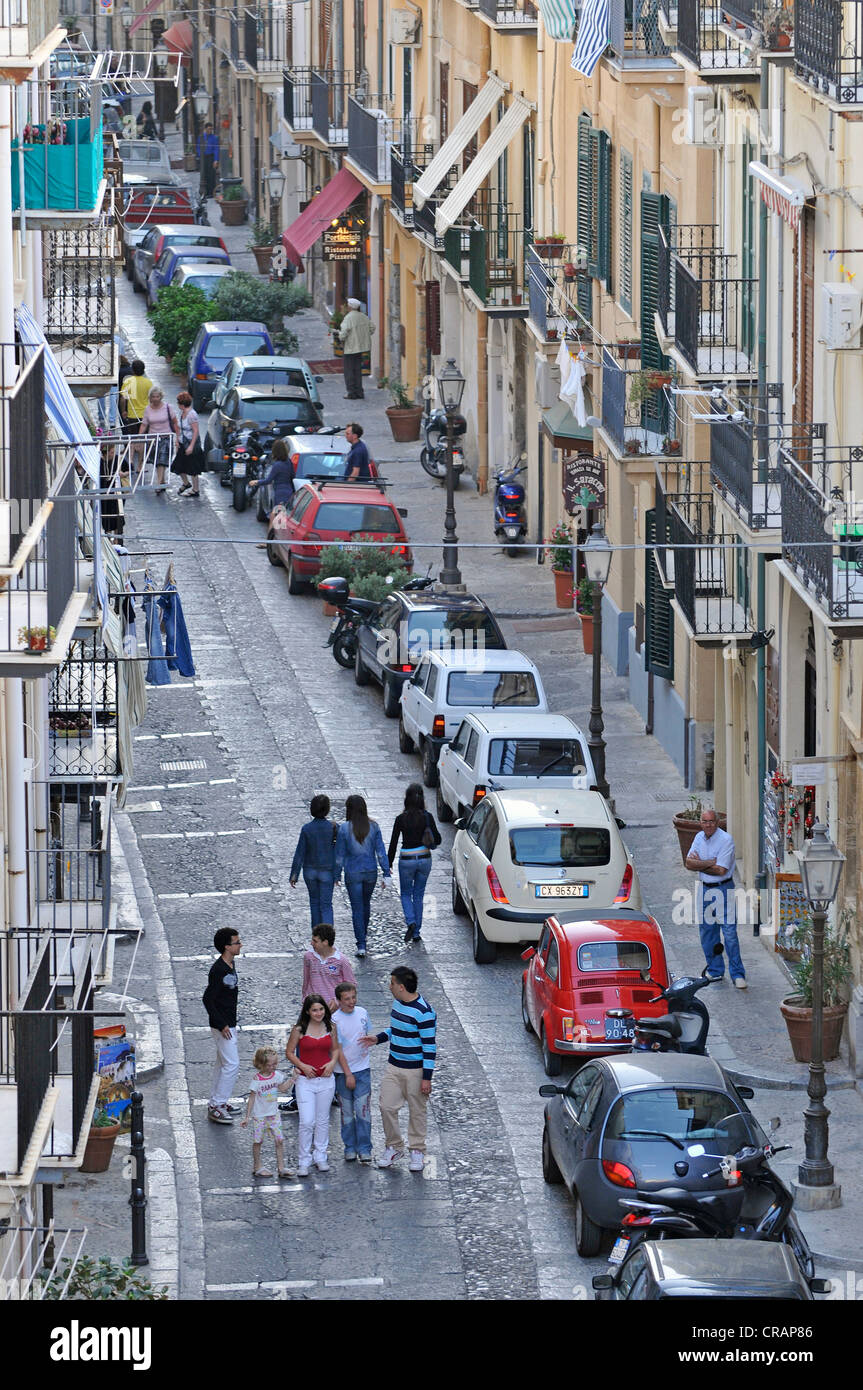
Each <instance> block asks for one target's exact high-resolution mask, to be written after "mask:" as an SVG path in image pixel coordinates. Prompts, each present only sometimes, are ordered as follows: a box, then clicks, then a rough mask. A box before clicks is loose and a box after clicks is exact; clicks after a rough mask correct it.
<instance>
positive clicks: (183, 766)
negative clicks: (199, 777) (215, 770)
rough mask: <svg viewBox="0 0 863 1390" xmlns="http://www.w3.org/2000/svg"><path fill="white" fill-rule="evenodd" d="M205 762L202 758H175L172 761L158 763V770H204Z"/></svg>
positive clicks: (205, 767)
mask: <svg viewBox="0 0 863 1390" xmlns="http://www.w3.org/2000/svg"><path fill="white" fill-rule="evenodd" d="M206 770H207V764H206V762H205V761H204V759H203V758H177V759H174V760H173V761H172V762H167V763H159V771H160V772H206Z"/></svg>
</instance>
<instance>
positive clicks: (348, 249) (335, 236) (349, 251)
mask: <svg viewBox="0 0 863 1390" xmlns="http://www.w3.org/2000/svg"><path fill="white" fill-rule="evenodd" d="M323 253H324V260H325V261H358V260H359V259H360V257H361V256H362V253H363V235H362V232H361V231H360V230H359V228H355V227H327V229H326V231H325V232H324V237H323Z"/></svg>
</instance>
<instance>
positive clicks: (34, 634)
mask: <svg viewBox="0 0 863 1390" xmlns="http://www.w3.org/2000/svg"><path fill="white" fill-rule="evenodd" d="M56 636H57V629H56V628H54V627H19V629H18V641H19V642H21V643H23V645H24V649H25V651H28V652H47V651H48V649H49V647H50V646H51V643H52V642H53V641H54V638H55V637H56Z"/></svg>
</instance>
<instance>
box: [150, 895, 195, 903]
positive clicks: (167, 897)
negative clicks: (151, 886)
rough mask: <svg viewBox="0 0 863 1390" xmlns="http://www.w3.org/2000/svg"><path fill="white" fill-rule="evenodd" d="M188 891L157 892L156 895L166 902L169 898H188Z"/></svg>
mask: <svg viewBox="0 0 863 1390" xmlns="http://www.w3.org/2000/svg"><path fill="white" fill-rule="evenodd" d="M188 896H189V895H188V893H157V894H156V897H157V898H161V899H162V900H163V901H165V902H167V901H168V900H169V899H171V898H188Z"/></svg>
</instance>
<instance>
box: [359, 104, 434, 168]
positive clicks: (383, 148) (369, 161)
mask: <svg viewBox="0 0 863 1390" xmlns="http://www.w3.org/2000/svg"><path fill="white" fill-rule="evenodd" d="M391 110H392V98H391V97H380V96H378V95H376V94H375V93H369V94H366V95H364V96H363V99H362V102H360V101H359V100H358V99H357V97H354V96H349V97H348V156H349V157H350V159H352V160H353V162H354V163H355V164H356V165H357V166H358V167H359V168H360V169H361V170H362V171H363V173H364V174H365V175H366V176H367V177H368V178H369V179H370V180H371V181H372V182H373V183H376V184H388V183H389V180H390V172H391V170H390V150H391V148H392V147H393V146H396V148H397V149H400V150H401V152H402V157H403V158H405V159H407V158H410V157H412V153H413V150H414V147H415V145H416V143H417V133H418V129H419V120H418V118H417V117H414V116H412V117H405V118H400V117H396V116H392V115H391V114H390V112H391Z"/></svg>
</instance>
